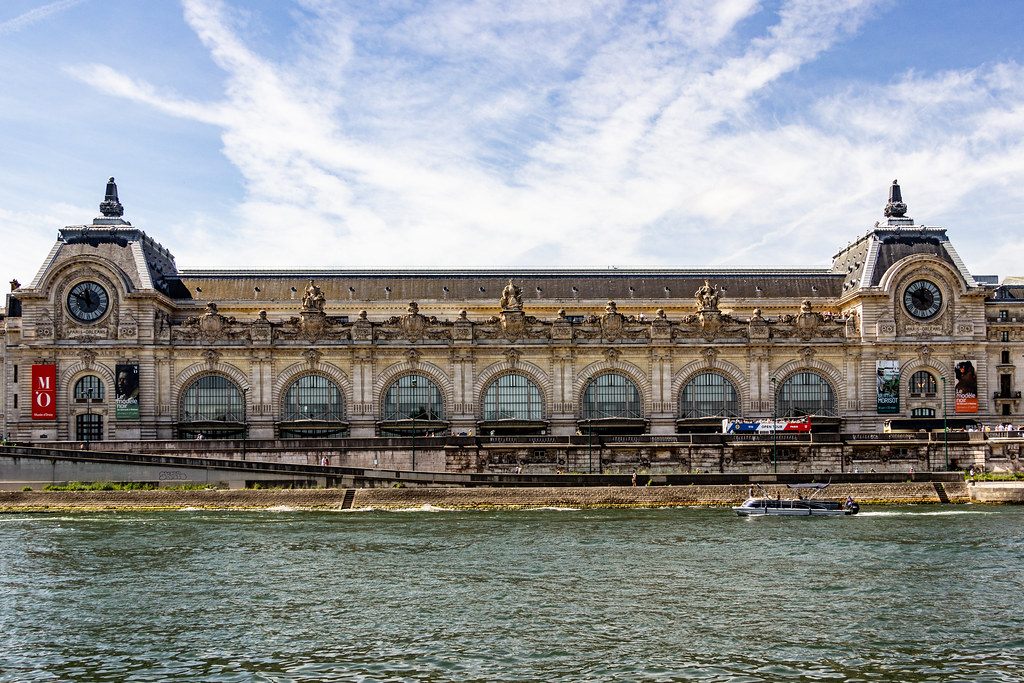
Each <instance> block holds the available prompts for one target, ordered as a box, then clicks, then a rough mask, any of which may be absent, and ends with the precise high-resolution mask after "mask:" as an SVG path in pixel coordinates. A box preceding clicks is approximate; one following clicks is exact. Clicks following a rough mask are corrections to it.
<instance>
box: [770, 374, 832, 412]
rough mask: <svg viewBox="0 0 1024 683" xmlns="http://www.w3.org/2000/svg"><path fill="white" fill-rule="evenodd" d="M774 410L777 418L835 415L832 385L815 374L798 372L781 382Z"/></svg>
mask: <svg viewBox="0 0 1024 683" xmlns="http://www.w3.org/2000/svg"><path fill="white" fill-rule="evenodd" d="M776 408H777V410H778V415H779V417H803V416H805V415H836V414H837V413H836V399H835V392H834V391H832V385H830V384H829V383H828V381H827V380H826V379H825V378H824V377H822V376H821V375H819V374H818V373H816V372H798V373H797V374H795V375H793V376H792V377H790V378H789V379H787V380H786V381H785V382H783V383H782V386H780V387H779V393H778V397H777V406H776Z"/></svg>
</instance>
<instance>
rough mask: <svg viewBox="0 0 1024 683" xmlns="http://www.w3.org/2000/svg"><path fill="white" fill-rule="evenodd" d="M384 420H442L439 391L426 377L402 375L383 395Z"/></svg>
mask: <svg viewBox="0 0 1024 683" xmlns="http://www.w3.org/2000/svg"><path fill="white" fill-rule="evenodd" d="M383 417H384V419H385V420H443V419H444V401H443V400H442V397H441V390H440V389H439V388H438V386H437V384H435V383H434V381H433V380H432V379H430V378H429V377H427V376H426V375H420V374H416V375H403V376H402V377H399V378H398V380H397V381H395V382H393V383H392V384H391V386H389V387H388V388H387V391H386V392H385V393H384V416H383Z"/></svg>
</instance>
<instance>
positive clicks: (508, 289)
mask: <svg viewBox="0 0 1024 683" xmlns="http://www.w3.org/2000/svg"><path fill="white" fill-rule="evenodd" d="M501 310H503V311H521V310H523V290H522V288H520V287H517V286H516V285H515V284H514V283H513V282H512V280H509V281H508V284H507V285H505V289H503V290H502V291H501Z"/></svg>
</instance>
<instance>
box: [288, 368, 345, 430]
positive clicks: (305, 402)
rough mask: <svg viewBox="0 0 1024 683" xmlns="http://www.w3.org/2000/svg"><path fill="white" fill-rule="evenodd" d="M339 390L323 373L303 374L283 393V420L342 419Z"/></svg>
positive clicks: (335, 420) (326, 420) (342, 410)
mask: <svg viewBox="0 0 1024 683" xmlns="http://www.w3.org/2000/svg"><path fill="white" fill-rule="evenodd" d="M343 408H344V406H343V404H342V398H341V390H340V389H339V388H338V385H337V384H335V383H334V382H332V381H331V380H330V379H328V378H327V377H325V376H323V375H304V376H302V377H300V378H299V379H298V380H296V381H295V382H294V383H293V384H292V385H291V386H290V387H288V391H286V392H285V394H284V414H283V416H282V417H283V418H284V419H285V420H321V421H324V422H337V421H339V420H342V419H344V409H343Z"/></svg>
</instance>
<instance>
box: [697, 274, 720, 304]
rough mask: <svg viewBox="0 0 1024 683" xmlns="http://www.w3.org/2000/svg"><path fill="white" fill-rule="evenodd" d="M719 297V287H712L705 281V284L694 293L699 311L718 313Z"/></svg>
mask: <svg viewBox="0 0 1024 683" xmlns="http://www.w3.org/2000/svg"><path fill="white" fill-rule="evenodd" d="M719 296H720V292H719V289H718V285H714V286H712V284H711V283H710V282H709V281H708V280H705V281H704V284H703V285H702V286H701V287H700V288H699V289H698V290H697V291H696V292H694V298H695V299H696V300H697V310H698V311H717V310H718V297H719Z"/></svg>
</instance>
